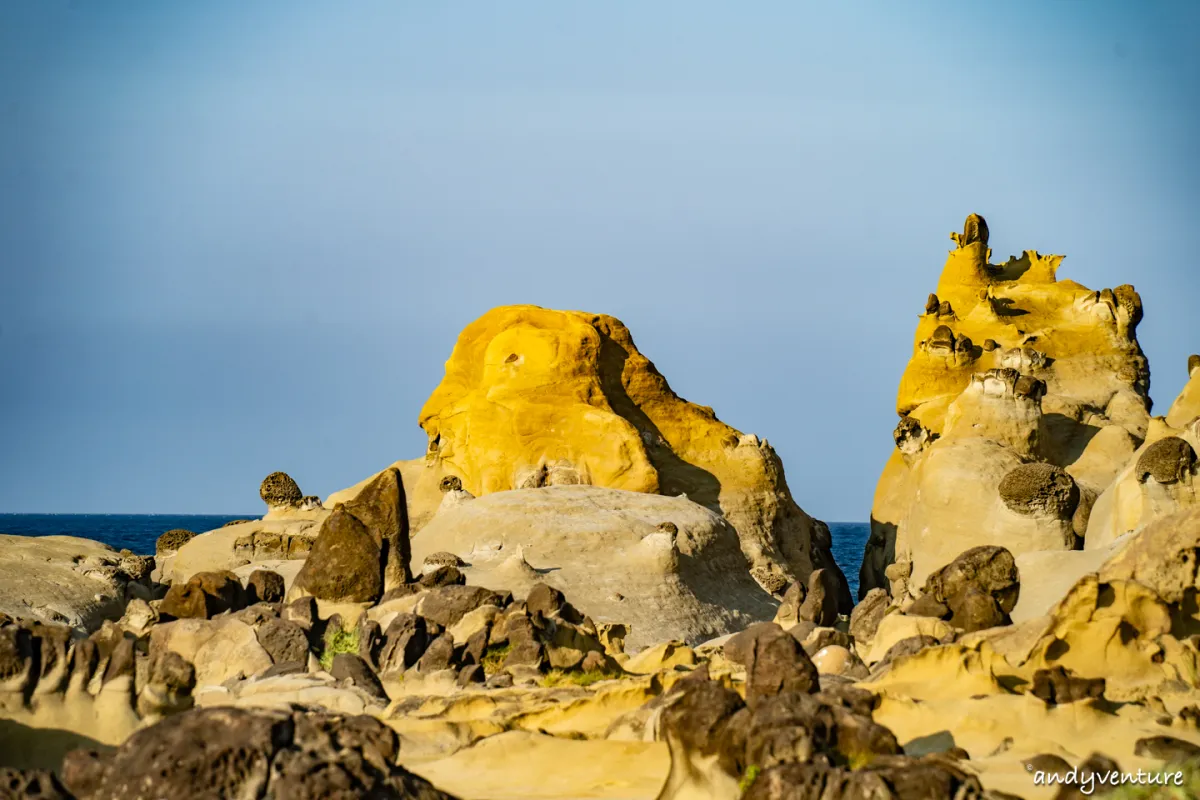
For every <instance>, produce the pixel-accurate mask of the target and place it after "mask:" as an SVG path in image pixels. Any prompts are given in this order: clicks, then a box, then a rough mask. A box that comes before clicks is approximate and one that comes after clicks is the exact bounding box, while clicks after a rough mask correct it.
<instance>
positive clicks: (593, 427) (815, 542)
mask: <svg viewBox="0 0 1200 800" xmlns="http://www.w3.org/2000/svg"><path fill="white" fill-rule="evenodd" d="M419 422H420V425H421V427H422V428H423V429H424V430H425V432H426V433H427V434H428V436H429V447H428V451H427V453H426V471H427V472H428V471H432V472H433V473H436V474H437V475H439V476H440V475H454V476H457V477H458V478H459V479H461V482H462V488H463V489H464V490H466V491H467V492H470V493H471V494H473V495H476V496H481V495H486V494H491V493H493V492H499V491H505V490H510V489H522V488H525V489H529V488H538V487H544V486H564V485H575V484H588V485H593V486H601V487H607V488H612V489H623V490H627V491H633V492H645V493H657V494H663V495H667V496H677V495H681V494H685V495H687V497H688V499H690V500H692V501H694V502H696V503H699V504H701V505H703V506H707V507H708V508H710V509H712V510H714V511H717V512H718V513H720V514H722V515H723V516H725V517H726V519H728V520H729V522H730V523H732V524H733V526H734V527H735V528H736V529H737V531H738V535H739V538H740V540H741V545H742V550H743V552H744V553H745V555H746V557H747V559H748V560H749V562H750V564H751V568H752V573H753V574H754V576H755V578H756V579H757V580H758V581H759V583H760V584H762V585H763V586H764V588H767V589H768V590H769V591H776V592H777V591H781V590H782V588H783V587H784V586H786V584H787V583H788V582H789V581H791V580H794V579H800V580H807V579H808V576H809V574H810V573H811V572H812V570H813V569H814V568H817V567H823V566H826V567H827V566H831V565H833V559H832V555H831V554H830V551H829V539H828V529H827V528H825V526H824V524H823V523H819V522H816V521H814V520H813V519H812V518H811V517H809V516H808V515H807V514H805V513H804V512H803V511H802V510H800V508H799V507H798V506H797V505H796V503H795V502H794V501H793V500H792V497H791V494H790V492H789V491H788V488H787V483H786V481H785V479H784V475H783V467H782V464H781V463H780V461H779V458H778V456H777V455H776V454H775V452H774V450H773V449H771V447H770V446H769V445H768V444H767V442H765V441H761V440H759V439H758V437H756V436H754V435H743V434H742V433H741V432H740V431H738V430H736V429H734V428H732V427H730V426H729V425H726V424H725V423H723V422H721V421H720V420H718V419H717V417H716V415H715V414H714V413H713V410H712V409H711V408H707V407H705V406H699V405H696V404H694V403H689V402H687V401H686V400H683V399H682V398H680V397H679V396H678V395H676V394H675V393H674V392H673V391H672V390H671V387H670V386H669V385H668V384H667V381H666V379H665V378H664V377H663V376H662V375H661V374H660V373H659V372H658V370H657V369H655V367H654V365H653V364H652V363H651V362H650V361H649V359H647V358H646V357H645V356H644V355H642V354H641V353H640V352H639V351H638V349H637V347H636V346H635V345H634V343H633V338H632V336H631V335H630V333H629V330H628V329H627V328H626V327H625V325H624V324H622V323H621V322H620V321H619V320H617V319H614V318H613V317H609V316H605V315H602V314H589V313H585V312H580V311H553V310H549V309H544V308H538V307H536V306H505V307H501V308H496V309H493V310H491V311H489V312H488V313H486V314H484V315H483V316H482V317H480V318H479V319H477V320H476V321H475V322H472V323H471V324H470V325H468V326H467V327H466V328H465V329H464V330H463V332H462V334H461V335H460V336H459V338H458V341H457V343H456V344H455V346H454V350H453V352H452V353H451V354H450V359H449V360H448V361H447V362H446V374H445V377H444V378H443V379H442V382H441V384H440V385H439V386H438V387H437V388H436V389H435V390H434V392H433V394H432V395H431V396H430V398H429V400H428V402H426V404H425V407H424V408H423V409H422V410H421V414H420V418H419ZM419 515H420V512H419V511H418V512H416V516H419Z"/></svg>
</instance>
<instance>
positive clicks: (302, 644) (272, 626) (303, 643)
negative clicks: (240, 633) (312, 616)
mask: <svg viewBox="0 0 1200 800" xmlns="http://www.w3.org/2000/svg"><path fill="white" fill-rule="evenodd" d="M255 635H256V636H257V637H258V643H259V644H260V645H262V648H263V650H265V651H266V652H267V655H269V656H270V657H271V661H273V662H274V663H276V664H284V663H288V662H292V661H298V662H301V663H307V662H308V650H309V642H308V634H307V633H306V632H305V630H304V628H301V627H300V626H299V625H297V624H296V623H294V622H289V621H288V620H285V619H270V620H267V621H266V622H264V623H263V624H262V625H260V626H259V627H258V628H257V629H256V630H255Z"/></svg>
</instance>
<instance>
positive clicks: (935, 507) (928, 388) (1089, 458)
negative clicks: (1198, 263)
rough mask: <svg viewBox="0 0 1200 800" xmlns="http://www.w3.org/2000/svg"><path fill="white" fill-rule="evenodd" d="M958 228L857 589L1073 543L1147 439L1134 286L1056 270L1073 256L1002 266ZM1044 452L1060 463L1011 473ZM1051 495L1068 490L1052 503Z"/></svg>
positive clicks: (926, 318) (970, 232) (904, 400)
mask: <svg viewBox="0 0 1200 800" xmlns="http://www.w3.org/2000/svg"><path fill="white" fill-rule="evenodd" d="M951 238H952V239H953V240H954V241H955V243H956V245H957V246H956V248H955V249H954V250H952V251H951V252H950V253H949V255H948V257H947V259H946V264H945V267H944V268H943V270H942V275H941V278H940V280H939V282H938V285H937V294H936V295H930V296H929V299H928V301H927V303H926V306H925V313H924V314H922V315H921V316H920V318H919V319H918V322H917V330H916V335H915V340H914V345H913V354H912V357H911V359H910V361H909V363H908V366H907V367H906V369H905V371H904V375H903V377H902V378H901V381H900V388H899V392H898V396H897V399H896V410H897V412H898V414H899V415H900V417H901V424H900V426H899V427H898V428H897V430H896V443H897V449H896V451H894V452H893V453H892V456H891V457H890V459H889V460H888V463H887V465H886V466H885V468H884V470H883V474H882V475H881V477H880V480H879V484H878V486H877V488H876V493H875V501H874V507H873V509H872V520H871V525H872V535H871V540H870V542H869V543H868V546H867V552H866V554H865V558H864V561H863V568H862V573H861V577H860V586H861V588H860V592H861V593H865V592H867V591H869V590H870V589H871V588H873V587H876V586H881V587H884V588H889V583H890V582H889V580H888V578H887V576H886V575H885V571H886V570H887V568H888V565H890V564H892V563H894V562H897V561H905V562H910V563H911V564H912V568H911V580H910V581H909V582H908V588H909V589H914V588H919V586H920V582H921V581H922V580H923V577H924V575H926V574H928V573H929V572H930V571H932V570H934V569H937V568H938V567H940V566H941V565H942V564H944V563H946V562H947V561H949V560H950V559H952V558H953V557H954V556H955V555H957V554H958V553H959V552H962V551H963V550H966V549H968V548H969V547H972V546H975V545H980V544H997V545H1002V546H1005V547H1009V548H1010V549H1012V551H1013V552H1014V554H1016V555H1020V554H1021V553H1023V552H1028V551H1037V550H1061V549H1071V548H1072V547H1074V546H1075V545H1076V544H1077V542H1078V539H1077V538H1076V537H1084V536H1085V534H1086V532H1087V529H1088V528H1087V526H1088V524H1089V513H1090V511H1091V509H1092V502H1093V501H1094V500H1095V498H1096V497H1097V496H1098V495H1100V494H1101V493H1102V492H1103V490H1104V489H1105V487H1106V486H1107V485H1108V484H1109V482H1110V481H1111V480H1112V479H1113V478H1114V477H1115V476H1116V475H1117V473H1118V471H1119V470H1120V469H1121V466H1122V464H1123V462H1124V459H1125V458H1126V457H1127V455H1128V453H1129V452H1130V451H1131V450H1132V449H1133V448H1135V447H1136V446H1137V443H1139V442H1140V441H1141V439H1143V438H1144V437H1145V436H1146V434H1147V428H1148V426H1149V422H1150V419H1149V412H1148V409H1149V398H1148V391H1149V368H1148V365H1147V362H1146V358H1145V356H1144V355H1143V354H1142V351H1141V347H1140V346H1139V345H1138V342H1137V337H1136V328H1137V324H1138V322H1139V321H1140V320H1141V316H1142V306H1141V300H1140V298H1139V297H1138V295H1137V292H1136V291H1134V289H1133V287H1132V286H1119V287H1117V288H1116V289H1105V290H1103V291H1098V292H1097V291H1092V290H1090V289H1087V288H1086V287H1084V286H1082V285H1080V284H1078V283H1075V282H1074V281H1069V280H1059V279H1058V275H1057V272H1058V269H1059V266H1060V264H1061V262H1062V260H1063V257H1062V256H1055V255H1042V254H1040V253H1037V252H1035V251H1026V252H1025V253H1023V254H1022V255H1021V256H1020V257H1016V258H1009V259H1008V261H1006V262H1005V263H1003V264H992V263H991V262H990V256H991V251H990V250H989V249H988V246H987V242H988V227H987V223H986V222H985V221H984V220H983V219H982V218H981V217H979V216H978V215H975V214H972V215H971V216H970V217H968V218H967V222H966V225H965V227H964V230H963V233H961V234H958V233H955V234H952V236H951ZM1181 413H1186V412H1181ZM1108 429H1112V430H1111V431H1110V430H1108ZM1102 432H1104V434H1103V436H1101V433H1102ZM1093 443H1095V444H1093ZM1038 463H1041V464H1046V465H1049V466H1053V467H1058V468H1066V472H1065V473H1062V472H1061V471H1060V472H1059V473H1053V474H1051V473H1049V472H1046V473H1045V474H1041V473H1037V472H1036V471H1028V470H1027V471H1026V472H1027V473H1028V474H1026V473H1019V474H1017V475H1016V476H1014V477H1013V478H1011V479H1010V478H1009V475H1011V474H1012V473H1013V471H1014V470H1016V469H1017V467H1020V466H1022V465H1025V466H1029V465H1033V464H1038ZM1077 463H1078V466H1077V467H1076V466H1075V465H1076V464H1077ZM1005 480H1008V481H1009V483H1008V491H1007V492H1005V491H1002V489H1001V484H1002V483H1003V482H1004V481H1005ZM1043 490H1045V491H1051V492H1052V493H1057V494H1061V495H1062V497H1061V498H1059V499H1056V500H1055V502H1053V503H1050V504H1049V505H1047V504H1045V503H1042V502H1041V501H1040V492H1042V491H1043ZM1022 491H1023V492H1024V495H1022V494H1021V492H1022ZM1060 500H1061V502H1060ZM965 527H970V528H971V529H972V530H970V531H967V530H965Z"/></svg>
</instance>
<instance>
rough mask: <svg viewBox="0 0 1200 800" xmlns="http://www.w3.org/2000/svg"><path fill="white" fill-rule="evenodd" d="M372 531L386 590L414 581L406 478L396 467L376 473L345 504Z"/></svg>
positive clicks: (346, 508)
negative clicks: (405, 488)
mask: <svg viewBox="0 0 1200 800" xmlns="http://www.w3.org/2000/svg"><path fill="white" fill-rule="evenodd" d="M344 508H345V510H346V512H348V513H350V514H353V515H354V516H355V517H356V518H357V519H358V520H359V521H360V522H361V523H362V524H363V525H364V526H365V527H366V529H367V531H368V532H369V533H370V534H371V537H372V538H373V539H374V540H375V544H376V546H377V547H378V549H379V554H380V555H379V558H380V564H381V565H382V568H383V588H384V590H387V589H391V588H394V587H396V586H399V585H401V584H404V583H409V582H411V581H412V570H411V562H412V547H411V545H410V543H409V539H408V537H409V531H408V503H407V501H406V500H405V497H404V481H403V479H401V477H400V471H399V470H398V469H396V468H395V467H390V468H388V469H385V470H384V471H383V472H381V473H379V474H378V475H376V476H375V478H374V479H372V480H371V482H370V483H368V484H367V485H366V486H364V487H363V489H362V490H361V491H360V492H359V493H358V495H357V496H355V498H354V499H353V500H351V501H350V502H348V503H346V504H345V506H344Z"/></svg>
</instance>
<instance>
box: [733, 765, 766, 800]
mask: <svg viewBox="0 0 1200 800" xmlns="http://www.w3.org/2000/svg"><path fill="white" fill-rule="evenodd" d="M760 772H762V770H761V769H759V767H758V765H757V764H751V765H750V766H748V767H746V771H745V772H743V773H742V779H741V780H740V781H738V791H739V792H741V793H742V794H745V793H746V792H748V791H750V787H751V786H753V785H754V782H755V781H756V780H758V773H760Z"/></svg>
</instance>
